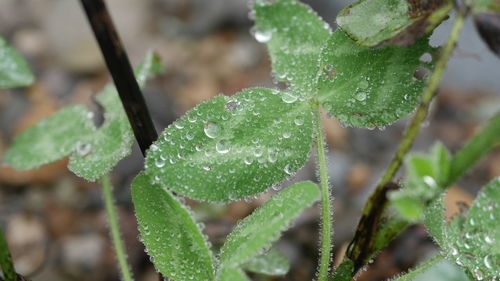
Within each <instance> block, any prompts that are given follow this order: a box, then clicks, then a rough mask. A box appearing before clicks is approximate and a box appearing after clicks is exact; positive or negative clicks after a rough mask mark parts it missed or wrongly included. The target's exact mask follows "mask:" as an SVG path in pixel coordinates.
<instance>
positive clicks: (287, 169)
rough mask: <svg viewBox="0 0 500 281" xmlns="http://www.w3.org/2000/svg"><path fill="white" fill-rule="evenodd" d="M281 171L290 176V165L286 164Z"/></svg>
mask: <svg viewBox="0 0 500 281" xmlns="http://www.w3.org/2000/svg"><path fill="white" fill-rule="evenodd" d="M283 171H285V173H287V174H288V175H291V174H292V173H293V171H292V167H291V166H290V164H286V166H285V168H284V169H283Z"/></svg>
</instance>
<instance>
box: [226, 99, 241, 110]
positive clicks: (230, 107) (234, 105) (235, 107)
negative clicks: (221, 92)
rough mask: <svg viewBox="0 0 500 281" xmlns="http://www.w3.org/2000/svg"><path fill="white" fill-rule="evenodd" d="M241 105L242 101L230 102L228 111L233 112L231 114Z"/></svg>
mask: <svg viewBox="0 0 500 281" xmlns="http://www.w3.org/2000/svg"><path fill="white" fill-rule="evenodd" d="M240 104H241V101H238V100H233V101H228V102H227V103H226V110H227V111H231V112H232V111H235V110H236V109H237V108H238V106H239V105H240Z"/></svg>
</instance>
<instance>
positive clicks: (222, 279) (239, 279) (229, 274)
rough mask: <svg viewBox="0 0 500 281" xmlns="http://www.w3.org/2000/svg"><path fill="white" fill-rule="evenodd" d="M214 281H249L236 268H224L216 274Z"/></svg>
mask: <svg viewBox="0 0 500 281" xmlns="http://www.w3.org/2000/svg"><path fill="white" fill-rule="evenodd" d="M215 280H216V281H250V279H249V278H248V277H247V276H246V274H245V273H244V272H243V271H241V270H240V269H237V268H224V269H222V270H221V271H220V272H218V274H217V278H216V279H215Z"/></svg>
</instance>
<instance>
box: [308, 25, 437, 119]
mask: <svg viewBox="0 0 500 281" xmlns="http://www.w3.org/2000/svg"><path fill="white" fill-rule="evenodd" d="M435 51H436V49H435V48H432V47H430V46H429V44H428V39H427V38H423V39H420V40H418V41H417V42H415V43H414V44H413V45H411V46H410V47H400V46H388V47H383V48H377V49H369V48H364V47H360V46H358V45H356V44H355V43H354V42H353V41H352V40H351V39H349V38H348V37H347V36H346V35H345V33H344V32H342V31H341V30H337V31H335V32H334V33H333V35H332V36H331V37H330V39H329V40H328V42H327V43H326V47H325V48H324V49H323V51H322V53H321V57H320V71H319V73H318V77H317V79H318V82H317V86H316V88H317V89H318V92H319V93H318V99H319V101H320V102H321V103H322V105H323V107H324V108H325V109H326V110H327V111H328V112H329V113H330V114H332V115H334V116H335V117H337V118H338V119H339V120H340V121H341V122H343V123H345V124H348V125H352V126H356V127H377V126H385V125H388V124H390V123H392V122H394V121H396V120H398V119H401V118H403V117H405V116H406V115H408V114H409V113H410V112H412V111H413V110H414V109H415V108H416V107H417V105H418V103H419V98H420V95H421V92H422V88H423V86H424V81H425V80H426V79H425V78H423V79H422V80H418V79H416V78H414V73H415V71H416V70H417V68H419V67H426V68H427V69H429V70H431V69H432V68H433V62H423V61H420V57H421V56H422V55H424V54H426V53H427V54H429V55H431V56H433V55H434V53H435Z"/></svg>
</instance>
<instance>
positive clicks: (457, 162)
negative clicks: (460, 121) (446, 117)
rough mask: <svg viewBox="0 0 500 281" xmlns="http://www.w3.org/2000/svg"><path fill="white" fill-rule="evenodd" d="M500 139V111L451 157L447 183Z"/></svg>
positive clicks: (453, 180) (465, 169)
mask: <svg viewBox="0 0 500 281" xmlns="http://www.w3.org/2000/svg"><path fill="white" fill-rule="evenodd" d="M499 141H500V112H499V113H497V114H496V115H495V116H494V117H493V118H492V119H490V120H489V121H488V123H487V124H486V125H485V126H484V128H483V129H482V130H481V131H480V132H479V133H478V134H476V135H475V136H474V137H473V138H471V139H470V140H469V141H468V142H467V143H466V144H465V145H464V146H463V147H462V148H461V149H460V150H459V151H458V152H457V153H456V154H455V156H454V157H453V158H452V160H451V167H450V175H449V178H448V181H447V185H448V186H449V185H451V184H453V183H454V182H456V181H457V180H458V179H459V178H460V177H461V176H462V175H463V174H464V173H465V172H466V171H467V170H468V169H469V168H470V167H471V166H472V165H474V164H475V163H476V162H477V161H478V160H479V159H481V157H482V156H484V155H485V154H486V153H487V152H488V151H489V150H490V149H492V148H493V147H495V146H497V145H498V143H499Z"/></svg>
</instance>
